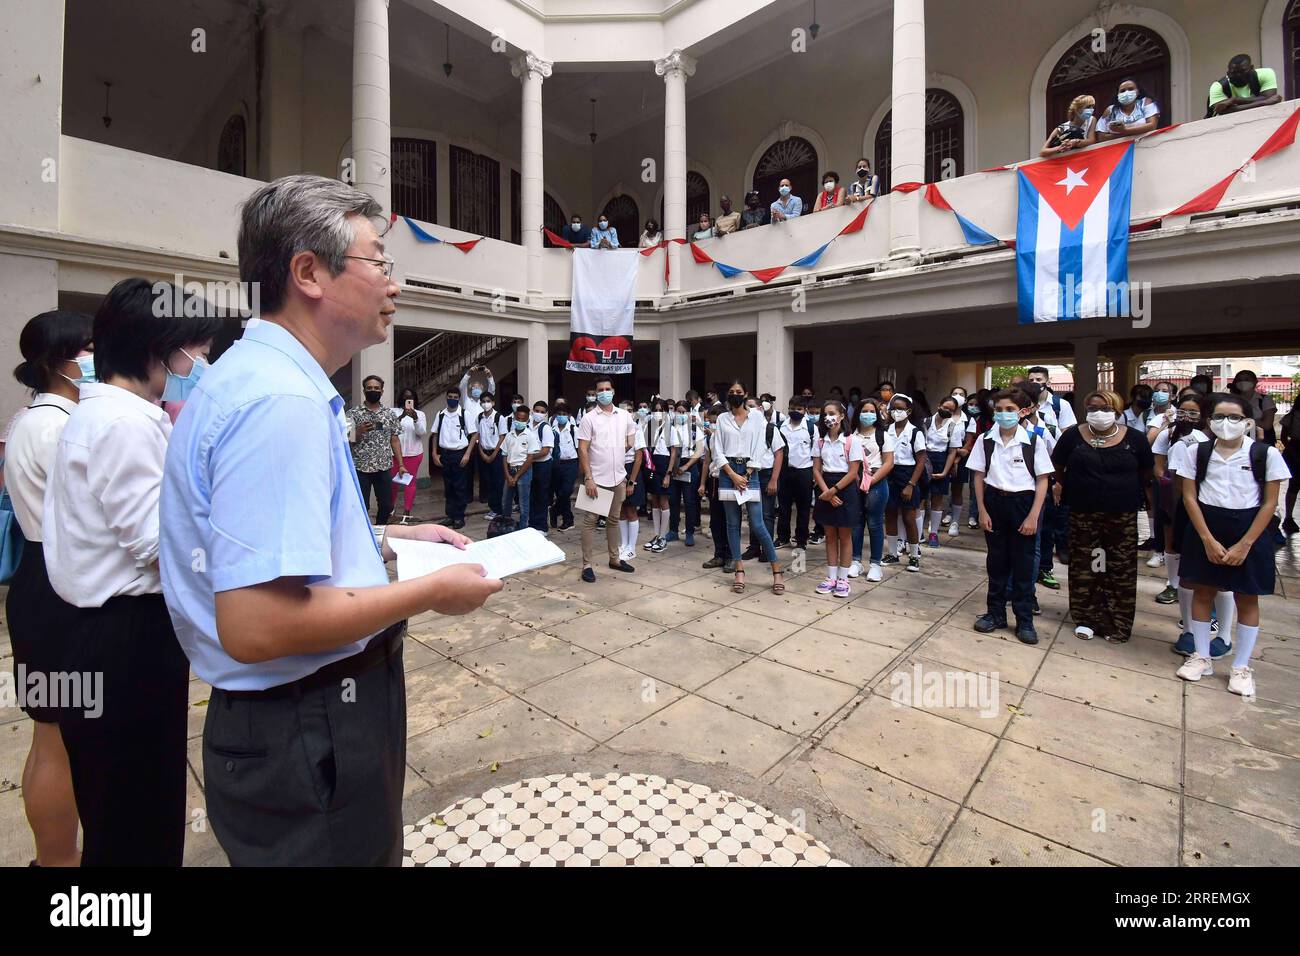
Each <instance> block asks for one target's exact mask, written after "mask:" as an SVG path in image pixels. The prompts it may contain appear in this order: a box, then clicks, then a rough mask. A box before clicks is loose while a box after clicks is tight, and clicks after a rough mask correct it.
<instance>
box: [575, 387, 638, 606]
mask: <svg viewBox="0 0 1300 956" xmlns="http://www.w3.org/2000/svg"><path fill="white" fill-rule="evenodd" d="M635 435H636V425H635V424H633V422H632V416H631V415H629V414H628V413H627V412H625V411H624V410H623V409H621V408H617V407H615V405H614V383H613V381H611V380H610V379H608V378H598V379H596V408H595V411H589V412H588V413H587V414H586V415H583V416H582V421H581V422H580V423H579V425H578V465H579V467H580V468H581V469H582V479H583V494H585V495H586V496H587V497H588V498H595V497H596V495H597V493H598V489H604V490H605V491H612V492H613V493H614V501H613V503H612V504H611V505H610V507H609V514H608V515H607V516H606V518H607V522H606V525H605V542H606V544H607V545H608V547H609V566H610V567H611V568H613V569H614V570H615V571H633V570H635V569H634V568H633V567H632V565H630V564H628V563H627V562H626V561H624V560H623V559H622V558H620V557H619V555H618V546H619V538H618V516H619V514H620V512H621V510H622V508H623V499H624V498H625V497H627V468H626V467H625V466H624V464H623V459H624V457H625V456H626V455H627V450H628V449H629V448H631V447H632V440H633V438H634V437H635ZM597 517H598V515H596V514H595V513H594V512H591V511H584V512H583V513H582V580H584V581H587V582H588V583H590V582H592V581H595V580H596V572H595V571H593V570H592V567H591V546H592V541H593V539H594V538H595V534H596V519H597Z"/></svg>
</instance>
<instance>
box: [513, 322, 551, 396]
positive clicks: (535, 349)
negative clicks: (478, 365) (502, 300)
mask: <svg viewBox="0 0 1300 956" xmlns="http://www.w3.org/2000/svg"><path fill="white" fill-rule="evenodd" d="M547 351H548V349H547V340H546V324H545V323H543V322H529V323H528V338H526V339H523V340H522V341H520V343H519V345H518V346H516V348H515V354H516V355H517V356H518V365H519V391H520V392H521V393H523V396H524V400H525V401H526V402H528V405H529V407H530V408H531V407H532V404H533V402H538V401H542V402H547V403H549V402H550V401H551V398H552V397H553V396H552V395H551V394H550V381H549V379H548V372H549V363H548V361H547Z"/></svg>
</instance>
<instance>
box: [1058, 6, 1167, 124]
mask: <svg viewBox="0 0 1300 956" xmlns="http://www.w3.org/2000/svg"><path fill="white" fill-rule="evenodd" d="M1098 47H1102V48H1101V49H1097V48H1098ZM1126 76H1131V77H1133V78H1134V79H1135V80H1137V82H1138V85H1139V86H1140V87H1142V89H1144V90H1146V92H1147V95H1148V96H1151V97H1153V98H1154V99H1155V101H1156V103H1157V104H1158V105H1159V106H1160V122H1161V124H1163V125H1166V126H1167V125H1169V124H1170V123H1171V122H1173V117H1172V116H1170V115H1169V110H1170V103H1169V90H1170V81H1169V47H1168V45H1167V44H1166V43H1165V41H1164V38H1163V37H1161V36H1160V34H1158V33H1156V32H1155V31H1154V30H1148V29H1147V28H1146V27H1140V26H1137V25H1136V24H1132V23H1122V24H1120V25H1119V26H1115V27H1111V28H1110V31H1109V32H1108V33H1107V34H1106V39H1105V44H1104V45H1103V44H1102V43H1101V41H1100V38H1094V37H1093V36H1092V35H1091V34H1089V35H1088V36H1085V37H1083V38H1082V39H1081V40H1079V42H1078V43H1076V44H1075V45H1074V46H1072V47H1070V49H1068V50H1066V51H1065V55H1064V56H1062V57H1061V59H1060V60H1058V61H1057V63H1056V67H1055V68H1054V69H1053V70H1052V77H1051V79H1050V80H1048V81H1047V103H1046V104H1045V109H1046V110H1047V129H1049V130H1050V129H1052V128H1053V127H1055V126H1056V125H1057V124H1059V123H1062V122H1064V120H1065V113H1066V111H1067V110H1068V109H1069V108H1070V101H1071V100H1073V99H1074V98H1075V97H1076V96H1081V95H1083V94H1085V93H1086V94H1088V95H1090V96H1092V97H1093V98H1094V99H1096V101H1097V112H1098V113H1101V111H1102V110H1104V109H1105V108H1106V107H1107V106H1109V105H1110V104H1111V103H1113V102H1114V100H1115V94H1116V93H1117V92H1118V91H1119V84H1120V81H1121V80H1122V79H1124V77H1126ZM1038 145H1039V144H1037V143H1035V144H1034V148H1035V149H1037V148H1038Z"/></svg>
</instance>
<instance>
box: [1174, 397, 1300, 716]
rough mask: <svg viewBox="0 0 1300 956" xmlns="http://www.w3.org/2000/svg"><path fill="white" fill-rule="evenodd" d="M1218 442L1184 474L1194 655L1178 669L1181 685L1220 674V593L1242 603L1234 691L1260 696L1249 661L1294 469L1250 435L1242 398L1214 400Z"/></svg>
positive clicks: (1205, 447)
mask: <svg viewBox="0 0 1300 956" xmlns="http://www.w3.org/2000/svg"><path fill="white" fill-rule="evenodd" d="M1206 408H1207V409H1212V413H1211V415H1210V431H1212V432H1213V433H1214V441H1213V442H1204V443H1202V444H1200V445H1198V446H1197V449H1196V454H1195V455H1194V456H1193V455H1190V454H1189V455H1188V456H1187V459H1186V460H1185V461H1184V463H1183V468H1182V470H1181V471H1180V472H1179V474H1180V475H1181V476H1182V477H1183V478H1184V479H1191V480H1190V481H1188V480H1184V482H1183V488H1182V491H1183V507H1185V508H1186V509H1187V518H1188V520H1189V522H1190V524H1191V527H1190V528H1189V529H1188V530H1187V531H1186V532H1185V537H1184V539H1183V543H1182V567H1181V572H1182V579H1183V580H1184V581H1186V582H1187V583H1188V584H1190V585H1191V587H1192V591H1193V592H1194V593H1193V595H1192V625H1191V627H1192V640H1193V642H1194V645H1195V650H1194V652H1193V654H1192V656H1191V657H1189V658H1188V659H1187V661H1186V663H1184V664H1183V666H1182V667H1180V668H1179V669H1178V676H1179V677H1181V678H1182V679H1183V680H1188V681H1198V680H1200V679H1201V678H1202V677H1209V676H1210V675H1211V674H1213V673H1214V664H1213V663H1212V661H1211V657H1210V608H1211V606H1212V605H1213V603H1214V596H1215V594H1216V593H1217V592H1219V591H1231V592H1233V594H1234V596H1235V597H1236V601H1237V615H1238V617H1237V636H1236V640H1235V641H1234V642H1233V646H1234V647H1235V648H1236V653H1235V654H1234V655H1233V659H1232V674H1231V676H1230V677H1229V678H1228V690H1229V691H1231V692H1232V693H1234V694H1240V695H1241V696H1243V697H1254V696H1255V679H1254V676H1253V674H1252V672H1251V669H1250V656H1251V654H1252V653H1253V652H1254V650H1255V641H1256V639H1257V638H1258V637H1259V596H1260V595H1261V594H1272V593H1273V587H1274V585H1275V583H1276V575H1277V569H1276V567H1275V564H1274V558H1273V542H1272V532H1273V531H1274V530H1275V529H1273V528H1271V527H1270V525H1271V524H1272V523H1273V522H1274V521H1276V520H1277V519H1276V517H1275V514H1274V513H1275V511H1276V510H1277V499H1278V492H1279V490H1280V489H1281V485H1282V482H1283V481H1285V480H1287V479H1288V478H1290V477H1291V472H1290V470H1289V469H1288V468H1287V466H1286V462H1285V461H1283V460H1282V453H1281V452H1280V451H1278V450H1277V449H1276V448H1274V447H1273V446H1272V445H1265V444H1263V443H1262V442H1261V443H1256V442H1255V440H1254V439H1253V438H1252V437H1251V436H1250V433H1251V431H1253V429H1254V427H1255V425H1254V420H1253V419H1252V418H1251V412H1252V409H1251V407H1250V405H1249V403H1248V402H1247V400H1246V399H1244V398H1242V397H1241V396H1240V395H1226V394H1224V395H1210V396H1207V399H1206Z"/></svg>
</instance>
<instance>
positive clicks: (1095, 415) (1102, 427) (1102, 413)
mask: <svg viewBox="0 0 1300 956" xmlns="http://www.w3.org/2000/svg"><path fill="white" fill-rule="evenodd" d="M1088 427H1089V428H1091V429H1092V430H1093V431H1095V432H1106V431H1110V430H1111V429H1112V428H1114V427H1115V413H1114V412H1112V411H1111V410H1110V409H1108V408H1107V409H1101V410H1099V411H1095V412H1089V413H1088Z"/></svg>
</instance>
